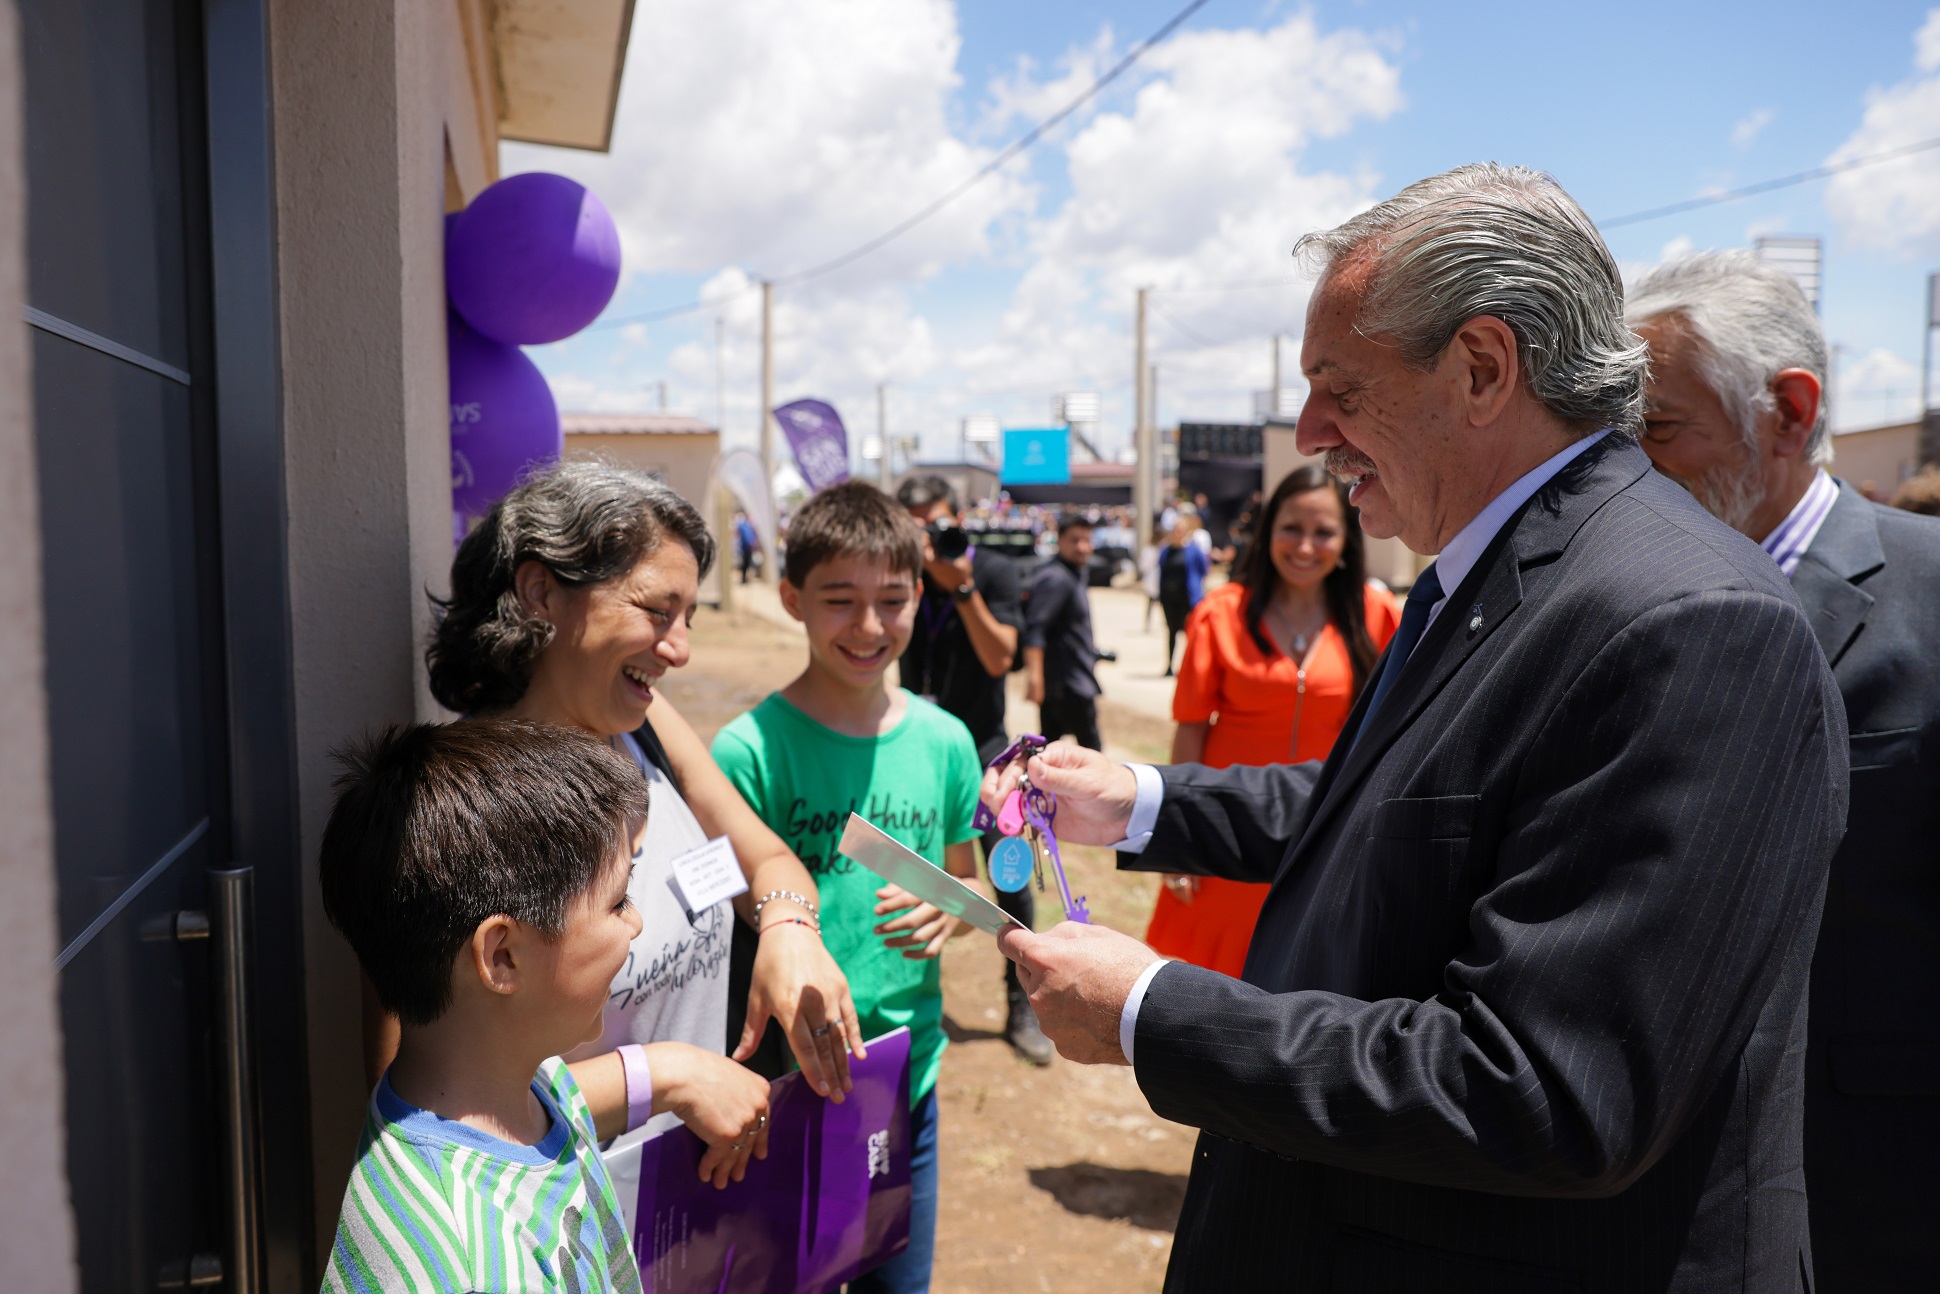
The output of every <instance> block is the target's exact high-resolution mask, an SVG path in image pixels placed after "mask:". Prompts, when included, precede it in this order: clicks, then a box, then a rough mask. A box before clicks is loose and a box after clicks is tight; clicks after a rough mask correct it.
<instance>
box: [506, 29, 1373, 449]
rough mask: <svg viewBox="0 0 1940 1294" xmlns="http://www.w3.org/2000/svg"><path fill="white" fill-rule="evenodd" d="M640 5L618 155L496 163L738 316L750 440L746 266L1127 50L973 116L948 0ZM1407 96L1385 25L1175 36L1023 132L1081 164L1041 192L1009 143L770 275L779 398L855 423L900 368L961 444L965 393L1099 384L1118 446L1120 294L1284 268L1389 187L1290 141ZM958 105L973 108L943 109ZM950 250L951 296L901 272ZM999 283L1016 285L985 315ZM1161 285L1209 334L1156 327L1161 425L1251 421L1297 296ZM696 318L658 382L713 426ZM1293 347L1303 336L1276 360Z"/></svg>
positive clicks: (868, 422) (1122, 371)
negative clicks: (609, 212)
mask: <svg viewBox="0 0 1940 1294" xmlns="http://www.w3.org/2000/svg"><path fill="white" fill-rule="evenodd" d="M639 14H640V16H639V18H638V19H637V20H636V27H635V30H634V33H633V40H632V45H631V53H630V55H629V58H628V68H627V74H626V81H625V84H624V87H623V89H622V94H621V103H620V120H619V122H618V125H617V128H616V130H615V135H614V151H613V153H612V154H611V155H609V156H599V155H588V154H575V153H568V152H564V151H561V150H554V149H540V148H529V147H523V146H512V145H508V146H506V148H505V157H504V161H505V168H504V169H505V170H506V171H507V172H508V173H510V172H514V171H517V170H524V169H547V170H558V171H563V172H566V173H568V174H572V175H574V176H575V177H576V178H579V179H581V180H582V181H583V182H585V183H586V184H588V185H589V186H590V187H592V188H593V189H594V191H595V192H597V193H599V194H600V195H601V196H602V197H603V198H605V199H606V200H607V202H608V205H609V206H610V207H612V209H613V210H614V212H615V216H616V218H617V219H618V220H619V222H620V224H621V228H622V234H623V238H624V239H625V247H626V255H627V258H628V264H629V268H630V269H632V270H641V269H650V270H661V271H682V272H688V273H702V274H708V275H710V277H709V278H708V280H707V286H706V288H705V289H704V297H705V298H706V299H710V300H719V301H721V305H720V306H719V307H718V309H717V310H715V311H712V312H710V314H708V315H703V316H701V318H702V319H703V320H707V319H709V318H711V316H712V315H719V316H720V317H721V318H722V319H723V320H724V321H725V325H724V334H725V336H724V345H723V348H722V356H721V364H722V368H723V369H724V370H725V373H726V376H727V382H726V385H727V401H726V405H727V419H726V429H727V431H728V433H729V437H730V440H731V441H732V442H734V443H743V444H745V443H747V442H748V440H749V439H751V437H752V429H753V428H754V426H755V396H756V392H755V384H754V377H755V373H756V371H757V365H758V351H757V347H758V336H759V334H758V321H757V316H758V309H759V296H758V295H757V294H749V293H746V292H744V291H743V289H744V288H745V286H746V285H747V283H748V282H749V279H748V276H747V273H746V272H745V271H744V268H743V267H745V270H751V271H754V272H757V273H768V274H774V273H779V272H785V271H788V270H791V269H795V268H798V267H800V266H802V265H805V264H809V263H813V262H814V261H817V260H820V259H822V258H824V257H827V256H830V255H833V254H835V253H838V252H840V251H844V250H846V249H847V248H848V247H850V246H853V245H855V244H857V243H859V242H861V241H862V240H864V239H866V238H868V237H870V236H872V235H874V234H876V233H878V232H880V231H881V230H883V229H884V228H886V227H888V226H890V225H892V224H894V223H896V222H897V221H898V220H900V219H902V218H903V217H904V216H906V215H908V214H909V213H910V212H911V211H912V210H914V209H916V208H918V207H920V206H922V205H923V204H924V203H925V202H927V201H929V200H930V199H931V198H933V197H935V196H937V195H939V194H940V193H942V192H945V191H947V190H948V189H950V188H951V187H953V186H954V185H955V184H957V183H958V182H960V181H961V180H962V179H963V178H964V177H965V176H967V175H969V174H970V173H972V172H973V171H975V170H976V169H977V167H978V166H980V165H982V164H983V163H984V162H985V161H987V160H988V158H989V157H990V156H992V155H993V154H994V151H995V147H994V146H993V144H992V143H991V142H989V141H996V140H1000V139H1002V138H1008V137H1010V136H1013V135H1014V134H1015V133H1016V131H1017V130H1018V129H1020V128H1021V127H1022V125H1023V123H1024V122H1026V121H1036V120H1041V119H1042V118H1043V117H1044V116H1046V115H1048V114H1049V113H1050V112H1052V111H1055V110H1056V109H1057V108H1059V107H1062V106H1063V104H1065V103H1067V102H1069V101H1070V99H1071V98H1072V97H1074V96H1075V95H1076V94H1077V93H1079V92H1081V91H1082V89H1083V88H1084V87H1085V86H1087V85H1089V84H1090V83H1091V82H1092V80H1093V79H1094V78H1095V76H1096V75H1097V74H1098V72H1099V71H1101V70H1102V69H1104V68H1105V67H1108V66H1110V64H1111V62H1112V61H1114V60H1115V59H1116V58H1117V57H1119V56H1120V54H1119V52H1118V51H1117V50H1116V47H1115V39H1114V36H1113V33H1112V31H1111V29H1110V28H1105V29H1103V30H1101V31H1100V32H1099V34H1098V36H1097V38H1096V39H1095V40H1093V41H1091V42H1089V43H1087V44H1083V45H1080V46H1078V47H1075V48H1073V49H1072V50H1070V51H1068V52H1067V53H1066V54H1065V55H1064V56H1063V57H1062V58H1061V59H1059V60H1056V62H1055V66H1054V67H1053V68H1052V69H1051V70H1050V71H1048V72H1046V73H1044V74H1043V79H1039V78H1040V73H1039V70H1038V69H1037V68H1036V67H1035V66H1034V65H1032V64H1030V63H1027V62H1023V61H1019V62H1018V63H1017V64H1016V65H1014V66H1013V68H1012V69H1011V70H1010V71H1008V72H1007V73H1006V74H1004V75H1002V76H1000V77H998V78H996V79H994V80H993V81H992V82H991V83H990V84H989V85H988V86H986V87H983V89H982V94H981V99H980V106H979V107H977V108H976V109H975V110H974V111H973V112H971V113H969V114H965V113H963V112H962V110H961V108H960V107H959V108H958V110H957V111H956V112H955V113H954V114H953V112H952V104H953V102H957V98H956V96H957V91H958V89H959V86H958V79H957V72H956V68H955V60H956V56H957V50H958V44H959V40H958V35H957V29H956V15H955V10H954V9H953V8H952V7H951V5H950V4H949V3H948V0H792V2H791V3H783V2H782V0H748V2H747V3H744V4H740V5H723V4H720V3H718V0H666V3H661V4H655V5H652V6H643V7H642V8H641V9H640V11H639ZM1401 102H1402V99H1401V92H1400V88H1399V72H1398V69H1397V67H1396V65H1395V62H1394V60H1393V59H1392V57H1391V51H1390V50H1389V48H1388V45H1387V43H1386V42H1384V41H1383V40H1382V39H1380V38H1376V37H1372V36H1369V35H1367V34H1365V33H1363V32H1360V31H1357V30H1352V29H1341V30H1332V31H1323V30H1322V29H1321V27H1320V26H1319V24H1318V23H1317V22H1316V20H1315V19H1314V18H1313V17H1312V16H1311V15H1310V14H1301V15H1297V16H1295V17H1292V18H1289V19H1286V20H1285V21H1282V22H1280V23H1279V24H1278V25H1276V26H1273V27H1270V28H1260V29H1253V28H1244V29H1239V30H1196V31H1189V32H1186V33H1184V34H1182V35H1180V36H1178V37H1176V38H1174V39H1173V40H1171V41H1169V42H1168V43H1166V44H1164V45H1162V46H1160V47H1158V48H1156V49H1154V50H1152V51H1151V52H1150V53H1149V54H1148V55H1147V56H1146V58H1145V59H1144V60H1143V61H1142V63H1141V64H1140V65H1139V67H1138V69H1137V70H1136V71H1134V72H1133V73H1131V74H1128V75H1127V76H1126V77H1125V78H1124V80H1123V81H1121V82H1119V83H1117V84H1115V85H1114V86H1113V87H1112V88H1111V90H1110V91H1109V92H1108V93H1106V94H1105V95H1102V96H1100V98H1099V99H1098V100H1097V101H1094V102H1093V103H1092V104H1091V105H1088V106H1087V109H1086V111H1085V112H1084V113H1081V114H1079V115H1078V116H1077V117H1075V118H1074V119H1073V120H1072V121H1071V122H1069V123H1067V124H1066V125H1065V126H1063V127H1062V128H1061V129H1060V131H1059V132H1056V133H1054V135H1053V136H1052V137H1051V138H1050V139H1048V140H1047V141H1046V142H1045V143H1044V144H1042V145H1040V147H1039V150H1038V157H1037V158H1036V162H1037V165H1038V166H1039V167H1040V168H1046V169H1048V168H1055V167H1056V166H1057V165H1059V163H1060V162H1061V163H1062V165H1063V168H1064V170H1065V172H1066V176H1067V178H1068V193H1067V194H1065V195H1064V196H1061V197H1060V199H1059V200H1058V201H1057V202H1056V203H1055V204H1046V203H1044V201H1043V197H1042V194H1041V193H1040V191H1039V190H1038V189H1037V187H1036V186H1034V185H1033V184H1032V183H1031V182H1030V181H1029V180H1028V178H1027V171H1026V159H1019V160H1018V161H1017V162H1016V163H1014V164H1013V166H1012V167H1010V168H1007V169H1006V171H1005V172H1004V173H1003V174H1002V175H1000V176H998V177H994V178H993V179H992V180H991V181H987V182H986V183H985V184H984V185H982V186H979V187H978V188H977V189H976V190H973V191H972V192H971V193H970V194H969V195H966V196H965V197H964V198H963V199H961V200H960V201H959V202H958V203H957V204H955V205H953V206H952V207H950V208H949V209H948V210H946V211H945V212H944V213H943V214H942V215H940V216H938V217H937V218H936V219H934V220H933V221H931V222H929V223H927V224H925V225H924V226H922V227H921V228H919V229H918V230H916V231H914V232H913V233H911V234H910V235H908V236H907V237H906V238H905V239H903V240H900V241H898V242H897V243H894V244H892V245H891V246H890V247H889V248H887V249H885V250H884V251H882V252H880V253H878V254H876V255H874V256H871V257H869V258H866V259H865V260H863V261H861V262H859V263H858V264H857V265H856V266H855V267H854V268H853V269H850V270H845V271H842V272H839V273H837V274H834V275H830V276H829V277H828V278H826V279H822V280H817V281H814V282H812V283H808V284H805V285H802V286H798V287H786V288H782V289H779V290H778V291H777V293H776V317H775V332H776V338H777V348H776V352H777V353H776V374H777V381H776V396H777V399H789V398H793V397H795V396H799V395H807V394H815V395H820V396H823V397H825V398H828V399H831V400H832V401H833V402H835V404H836V406H837V408H838V409H840V410H841V411H842V412H843V413H844V415H845V416H846V417H847V418H848V420H849V421H850V423H851V433H852V434H851V439H852V441H853V440H859V439H860V436H861V435H862V434H863V433H865V432H867V433H873V432H874V429H875V416H874V415H875V411H874V408H873V403H874V398H875V392H874V388H875V385H876V383H877V382H881V381H887V382H889V383H890V400H889V403H890V430H891V431H892V432H898V433H900V432H905V431H910V430H917V429H921V430H922V431H924V432H925V433H927V440H928V443H927V446H926V448H927V450H928V452H930V453H937V452H941V451H949V452H954V450H955V447H956V428H957V421H958V419H959V418H960V417H962V416H963V415H964V414H966V413H970V412H973V411H979V410H995V411H997V412H998V413H999V414H1000V415H1001V416H1003V417H1005V418H1006V419H1007V420H1009V421H1011V422H1012V424H1013V425H1025V424H1026V423H1029V422H1038V421H1041V420H1042V419H1043V418H1044V417H1045V416H1046V414H1047V412H1048V400H1049V398H1050V397H1051V396H1052V395H1053V394H1055V393H1057V392H1059V391H1066V390H1086V389H1094V390H1098V391H1100V392H1101V394H1102V395H1103V397H1104V411H1103V413H1104V426H1105V432H1106V439H1107V441H1108V442H1111V443H1118V442H1119V441H1122V439H1123V437H1124V434H1125V433H1124V429H1125V428H1126V427H1127V426H1128V424H1129V422H1130V414H1131V410H1130V404H1131V385H1132V383H1131V377H1132V374H1131V368H1132V346H1131V337H1130V331H1131V330H1130V322H1131V313H1132V299H1133V292H1134V289H1135V288H1136V287H1137V286H1139V285H1143V284H1150V285H1155V286H1157V287H1160V288H1183V287H1192V286H1198V285H1205V284H1210V283H1221V282H1227V281H1235V280H1256V279H1262V278H1270V277H1278V276H1280V275H1286V276H1287V278H1288V279H1289V280H1291V278H1292V274H1291V266H1290V263H1289V260H1288V252H1289V250H1290V249H1291V247H1292V245H1293V242H1294V240H1295V239H1296V238H1297V237H1298V236H1299V235H1300V234H1302V233H1304V232H1306V231H1308V230H1310V229H1314V228H1319V227H1324V226H1327V225H1331V224H1334V223H1337V222H1338V221H1340V220H1342V219H1344V218H1345V217H1346V216H1348V215H1350V214H1352V213H1353V212H1354V211H1356V210H1359V209H1361V208H1363V207H1365V206H1366V205H1368V204H1369V203H1370V202H1371V201H1372V200H1373V199H1374V197H1375V196H1376V177H1375V176H1373V175H1372V174H1371V173H1354V174H1345V173H1339V172H1328V171H1317V170H1309V169H1304V168H1303V166H1302V164H1301V161H1302V153H1303V151H1304V150H1305V149H1306V147H1307V146H1308V145H1309V144H1310V143H1311V142H1312V141H1314V140H1316V139H1321V138H1327V137H1334V136H1339V135H1341V134H1343V133H1345V132H1347V131H1349V130H1351V129H1352V127H1353V126H1354V125H1355V124H1356V123H1357V122H1361V121H1366V120H1370V119H1378V118H1382V117H1386V116H1388V115H1390V114H1392V113H1393V112H1395V111H1397V110H1398V109H1399V108H1400V106H1401ZM967 118H975V119H976V121H975V125H974V127H973V128H971V129H962V130H953V129H952V126H951V122H952V121H953V120H964V119H967ZM722 267H728V268H722ZM944 268H953V269H954V270H955V271H956V273H957V275H964V274H968V275H969V276H970V277H971V278H975V279H978V280H979V281H980V282H981V283H982V284H983V285H984V286H982V287H974V286H973V288H972V289H971V290H970V291H969V292H968V293H966V294H965V296H964V297H959V296H957V295H955V293H956V292H957V290H958V284H959V280H958V278H957V277H953V278H952V279H951V280H949V282H948V283H947V284H946V285H944V286H942V287H940V288H938V289H937V290H936V291H933V292H927V293H925V294H924V295H923V296H922V297H921V298H920V300H921V303H922V304H921V306H920V307H919V306H918V305H917V304H915V302H916V301H917V300H918V299H919V298H917V297H916V296H915V294H914V291H913V288H912V284H915V283H920V282H922V281H923V280H924V279H925V278H927V277H930V276H934V275H935V274H936V273H937V272H938V271H940V270H942V269H944ZM992 278H994V279H995V280H996V284H995V286H998V288H999V299H1004V298H1006V297H1007V300H1006V303H1005V304H1004V305H1003V306H1002V307H1001V308H1000V309H999V310H997V311H996V312H995V313H994V314H991V313H988V312H989V306H988V301H989V299H990V295H991V294H990V291H989V287H990V286H992V285H991V283H990V280H991V279H992ZM966 298H970V299H969V300H966ZM1159 301H1160V303H1161V308H1162V309H1163V310H1165V311H1166V312H1167V313H1169V314H1170V315H1171V316H1172V317H1174V318H1176V319H1178V320H1180V321H1181V322H1183V323H1184V324H1185V325H1186V326H1187V327H1189V328H1192V329H1193V330H1194V331H1195V332H1198V333H1199V334H1201V335H1202V336H1203V337H1205V338H1207V339H1208V340H1210V341H1212V342H1214V343H1217V344H1214V345H1210V346H1207V345H1200V344H1198V343H1195V342H1192V341H1189V340H1188V339H1186V338H1185V337H1184V336H1183V335H1181V334H1180V333H1179V332H1178V331H1176V330H1174V329H1172V328H1169V327H1168V326H1167V325H1166V324H1165V323H1163V322H1160V321H1158V320H1156V319H1155V320H1154V322H1153V324H1152V334H1151V335H1152V341H1153V356H1154V358H1155V360H1156V362H1158V363H1159V364H1160V366H1161V370H1162V378H1161V383H1162V391H1161V402H1162V407H1163V409H1164V410H1165V412H1166V416H1167V417H1168V418H1171V417H1174V416H1177V414H1178V413H1180V412H1185V413H1187V414H1190V415H1197V416H1212V417H1220V416H1226V417H1233V418H1243V417H1247V416H1250V409H1251V403H1250V392H1251V391H1252V390H1253V389H1255V388H1260V387H1264V386H1265V385H1266V382H1267V367H1268V353H1269V352H1268V341H1267V338H1268V336H1269V335H1270V333H1271V332H1273V331H1275V330H1285V331H1288V332H1290V333H1297V332H1298V330H1299V325H1300V316H1301V310H1302V308H1303V306H1304V301H1305V289H1304V288H1297V289H1296V288H1291V287H1290V288H1288V289H1286V290H1273V291H1267V292H1243V293H1232V294H1202V295H1192V296H1185V295H1180V296H1177V297H1160V298H1159ZM682 327H683V328H686V329H691V327H692V325H691V324H684V325H682ZM700 333H701V335H700V336H699V337H698V338H696V339H695V340H691V341H680V342H676V343H674V344H673V346H672V349H671V351H670V352H668V353H667V354H665V355H664V357H663V358H662V360H661V361H659V365H660V366H659V367H658V368H657V371H656V373H655V376H656V377H658V376H660V375H662V374H664V375H665V376H667V377H668V378H670V379H671V380H672V382H673V384H674V389H675V401H676V403H677V404H681V405H684V407H688V408H693V409H695V410H696V411H699V412H704V413H706V414H708V415H709V416H712V415H713V413H714V411H715V407H716V406H715V395H714V392H715V363H716V358H715V343H714V336H713V329H712V328H711V327H708V326H707V325H706V324H705V323H703V325H702V328H701V330H700ZM662 335H665V333H664V332H663V329H662V326H661V325H652V326H651V332H650V336H655V337H658V336H662ZM673 336H677V337H691V336H693V333H692V332H691V331H682V332H678V333H674V334H673ZM946 339H947V340H946ZM574 345H575V343H568V347H572V346H574ZM1296 355H1297V343H1296V344H1294V345H1292V346H1289V347H1288V348H1287V351H1286V360H1285V371H1286V372H1287V373H1289V374H1291V373H1293V372H1295V371H1297V361H1296V358H1295V357H1296ZM545 362H546V366H547V371H548V373H549V374H555V373H559V372H562V371H563V370H565V369H570V370H571V374H570V376H571V379H572V380H570V381H568V380H565V379H561V378H555V386H556V387H557V388H558V389H559V391H560V396H561V403H562V405H567V406H570V407H576V408H597V407H611V406H612V405H613V404H616V403H618V404H624V403H625V402H626V400H628V399H632V400H634V401H635V402H636V403H637V401H638V398H639V397H638V396H637V395H631V394H629V393H628V391H627V390H626V389H625V383H626V381H627V375H626V373H625V372H623V371H619V370H615V371H611V372H600V371H595V368H596V366H594V365H593V364H591V363H590V361H588V360H586V359H584V358H583V355H582V352H580V351H577V350H570V351H569V350H567V349H565V348H562V349H561V350H560V352H558V353H557V354H556V355H552V356H547V357H545ZM1290 380H1291V379H1290ZM575 383H578V385H575ZM602 384H605V385H603V386H602ZM636 385H637V383H636Z"/></svg>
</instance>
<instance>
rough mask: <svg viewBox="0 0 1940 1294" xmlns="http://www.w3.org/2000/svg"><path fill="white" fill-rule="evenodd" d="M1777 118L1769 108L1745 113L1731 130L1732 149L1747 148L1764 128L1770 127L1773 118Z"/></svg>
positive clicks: (1775, 113)
mask: <svg viewBox="0 0 1940 1294" xmlns="http://www.w3.org/2000/svg"><path fill="white" fill-rule="evenodd" d="M1777 116H1778V113H1777V112H1776V111H1775V110H1773V109H1771V108H1758V109H1756V110H1754V111H1752V112H1750V113H1747V114H1746V115H1745V117H1744V118H1743V119H1742V120H1740V121H1739V122H1738V124H1737V125H1735V126H1733V127H1732V128H1731V144H1732V147H1734V148H1746V147H1749V146H1750V144H1751V141H1752V140H1754V139H1757V138H1758V136H1759V135H1760V134H1761V133H1763V131H1764V129H1765V127H1767V126H1769V125H1771V124H1772V120H1773V118H1775V117H1777Z"/></svg>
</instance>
